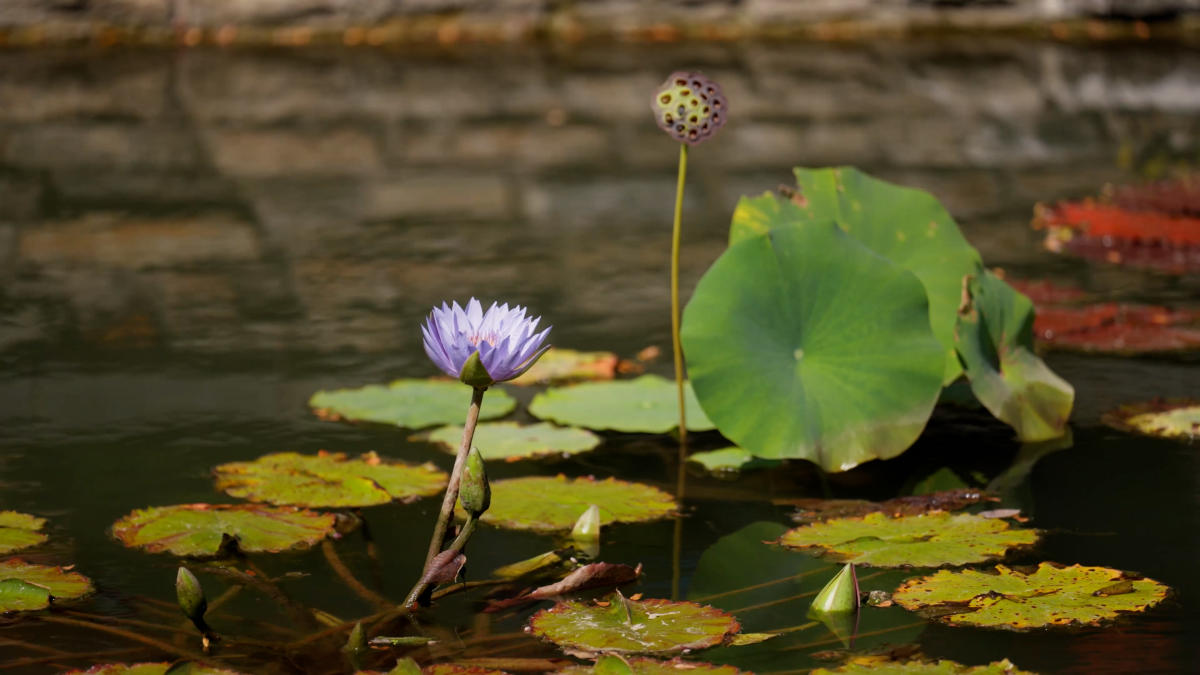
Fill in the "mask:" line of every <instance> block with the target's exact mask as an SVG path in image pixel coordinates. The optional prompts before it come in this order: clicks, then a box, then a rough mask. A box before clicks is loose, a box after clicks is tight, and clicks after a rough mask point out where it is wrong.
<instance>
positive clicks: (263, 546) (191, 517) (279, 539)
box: [112, 504, 335, 556]
mask: <svg viewBox="0 0 1200 675" xmlns="http://www.w3.org/2000/svg"><path fill="white" fill-rule="evenodd" d="M334 520H335V518H334V515H333V514H332V513H317V512H316V511H309V510H306V509H297V508H291V507H283V506H266V505H263V504H179V505H176V506H156V507H152V508H148V509H140V510H137V511H134V512H133V513H130V514H129V515H127V516H125V517H124V518H121V519H120V520H118V521H117V522H116V523H115V524H113V528H112V532H113V536H114V537H116V538H117V539H118V540H120V542H121V543H123V544H125V545H126V546H129V547H130V548H143V549H145V550H147V551H149V552H151V553H163V552H166V553H172V554H174V555H179V556H215V555H217V554H218V553H220V552H221V543H222V539H223V537H224V535H228V536H230V537H233V538H236V539H237V545H238V548H239V549H241V550H242V551H244V552H246V553H259V552H266V553H276V552H279V551H284V550H287V549H292V548H308V547H310V546H312V545H313V544H316V543H317V542H319V541H321V540H322V539H324V538H325V537H326V536H327V535H329V534H330V533H331V532H333V524H334Z"/></svg>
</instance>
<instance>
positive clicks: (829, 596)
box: [808, 563, 858, 616]
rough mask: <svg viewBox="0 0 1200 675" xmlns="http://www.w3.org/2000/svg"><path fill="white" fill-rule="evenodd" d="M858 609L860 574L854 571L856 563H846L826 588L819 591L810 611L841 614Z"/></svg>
mask: <svg viewBox="0 0 1200 675" xmlns="http://www.w3.org/2000/svg"><path fill="white" fill-rule="evenodd" d="M857 609H858V575H857V574H856V573H855V572H854V563H846V566H845V567H843V568H842V571H841V572H838V573H837V575H836V576H834V577H833V579H831V580H830V582H829V583H828V584H825V588H822V589H821V592H820V593H817V597H816V598H815V599H814V600H813V603H812V606H811V607H810V608H809V610H808V613H809V615H810V616H812V615H814V614H817V615H820V614H839V613H844V612H853V611H855V610H857Z"/></svg>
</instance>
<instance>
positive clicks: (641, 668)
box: [558, 656, 746, 675]
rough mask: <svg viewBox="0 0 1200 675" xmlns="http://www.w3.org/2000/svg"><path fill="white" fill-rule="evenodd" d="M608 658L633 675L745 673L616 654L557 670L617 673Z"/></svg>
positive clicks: (577, 674) (576, 674) (565, 674)
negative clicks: (623, 657)
mask: <svg viewBox="0 0 1200 675" xmlns="http://www.w3.org/2000/svg"><path fill="white" fill-rule="evenodd" d="M610 659H619V660H620V661H621V662H622V665H624V666H625V667H627V668H628V672H630V673H632V674H633V675H686V674H687V673H695V674H696V675H746V674H745V673H743V671H740V670H738V669H737V668H734V667H733V666H718V665H714V664H711V663H700V662H697V661H684V660H683V659H678V658H676V659H671V660H670V661H660V660H658V659H651V658H646V657H633V658H627V659H621V658H620V657H617V656H601V657H600V658H599V659H598V660H597V661H596V663H595V664H593V665H588V666H571V667H570V668H563V669H562V670H560V671H558V673H559V675H618V673H619V672H621V671H620V670H618V668H615V667H613V666H612V665H611V664H609V663H608V661H609V660H610Z"/></svg>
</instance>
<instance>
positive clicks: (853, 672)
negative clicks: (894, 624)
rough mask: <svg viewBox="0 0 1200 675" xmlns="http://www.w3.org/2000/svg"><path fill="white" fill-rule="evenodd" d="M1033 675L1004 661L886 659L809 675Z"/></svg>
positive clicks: (857, 662) (871, 659) (861, 658)
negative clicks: (968, 663)
mask: <svg viewBox="0 0 1200 675" xmlns="http://www.w3.org/2000/svg"><path fill="white" fill-rule="evenodd" d="M860 674H861V675H1033V673H1030V672H1029V671H1026V670H1020V669H1019V668H1017V667H1016V666H1014V665H1013V664H1012V662H1011V661H1009V660H1008V659H1004V660H1002V661H993V662H992V663H989V664H986V665H982V666H965V665H963V664H961V663H957V662H955V661H947V660H941V661H922V660H913V661H893V660H892V659H890V658H888V657H887V656H858V657H854V658H852V659H850V661H849V662H848V663H846V664H845V665H843V666H841V667H839V668H817V669H816V670H814V671H812V674H811V675H860Z"/></svg>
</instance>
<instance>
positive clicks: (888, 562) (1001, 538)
mask: <svg viewBox="0 0 1200 675" xmlns="http://www.w3.org/2000/svg"><path fill="white" fill-rule="evenodd" d="M1038 536H1039V534H1038V531H1037V530H1033V529H1023V528H1012V527H1010V526H1009V524H1008V522H1007V521H1005V520H1003V519H1000V518H983V517H981V516H976V515H972V514H969V513H946V512H944V511H932V512H930V513H922V514H919V515H915V516H898V517H893V516H890V515H887V514H884V513H870V514H867V515H865V516H863V517H861V518H834V519H832V520H826V521H823V522H819V523H813V524H811V525H805V526H803V527H798V528H796V529H794V530H789V531H787V532H785V533H784V535H783V536H782V537H780V538H779V543H780V544H782V545H784V546H788V547H791V548H800V549H807V548H815V549H819V550H821V551H823V552H825V553H826V554H828V555H830V556H832V557H834V558H836V559H838V560H842V561H846V562H853V563H855V564H858V565H869V566H872V567H908V566H911V567H941V566H943V565H967V564H970V563H977V562H983V561H985V560H988V559H991V558H997V557H1000V556H1003V555H1004V554H1005V553H1007V552H1008V551H1009V550H1010V549H1012V548H1014V547H1020V546H1032V545H1033V544H1034V543H1035V542H1036V541H1037V540H1038Z"/></svg>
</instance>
